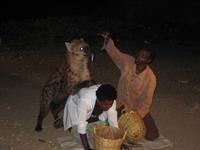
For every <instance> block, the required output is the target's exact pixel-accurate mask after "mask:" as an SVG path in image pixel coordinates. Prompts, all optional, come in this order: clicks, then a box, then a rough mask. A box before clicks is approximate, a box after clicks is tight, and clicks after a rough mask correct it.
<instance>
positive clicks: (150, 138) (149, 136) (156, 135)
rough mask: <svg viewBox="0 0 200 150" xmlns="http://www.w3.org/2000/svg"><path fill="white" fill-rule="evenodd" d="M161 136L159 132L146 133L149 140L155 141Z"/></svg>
mask: <svg viewBox="0 0 200 150" xmlns="http://www.w3.org/2000/svg"><path fill="white" fill-rule="evenodd" d="M158 137H159V133H151V134H146V135H145V139H147V140H149V141H154V140H156V139H157V138H158Z"/></svg>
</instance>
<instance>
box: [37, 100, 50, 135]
mask: <svg viewBox="0 0 200 150" xmlns="http://www.w3.org/2000/svg"><path fill="white" fill-rule="evenodd" d="M49 110H50V105H49V104H47V103H45V104H41V105H40V112H39V115H38V118H37V125H36V127H35V130H36V131H41V130H42V122H43V120H44V118H45V117H46V115H47V114H48V112H49Z"/></svg>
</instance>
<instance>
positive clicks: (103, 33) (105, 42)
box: [97, 32, 111, 50]
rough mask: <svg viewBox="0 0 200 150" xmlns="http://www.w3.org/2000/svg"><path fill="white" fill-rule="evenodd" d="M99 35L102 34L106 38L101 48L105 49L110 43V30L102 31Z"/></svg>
mask: <svg viewBox="0 0 200 150" xmlns="http://www.w3.org/2000/svg"><path fill="white" fill-rule="evenodd" d="M97 35H100V36H101V37H103V38H104V43H103V46H102V48H101V50H105V48H106V45H107V44H108V41H109V40H110V38H111V37H110V33H109V32H101V33H98V34H97Z"/></svg>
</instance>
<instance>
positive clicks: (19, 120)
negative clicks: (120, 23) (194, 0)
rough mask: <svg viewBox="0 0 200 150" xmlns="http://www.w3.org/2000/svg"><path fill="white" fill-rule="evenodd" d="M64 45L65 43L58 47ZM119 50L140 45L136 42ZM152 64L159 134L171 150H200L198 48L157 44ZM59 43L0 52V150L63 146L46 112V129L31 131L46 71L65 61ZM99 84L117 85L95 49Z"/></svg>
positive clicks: (104, 57) (41, 149)
mask: <svg viewBox="0 0 200 150" xmlns="http://www.w3.org/2000/svg"><path fill="white" fill-rule="evenodd" d="M62 46H63V47H62ZM121 48H122V49H123V50H124V51H125V50H127V51H126V52H127V53H131V54H132V53H133V51H132V50H133V49H137V48H139V44H138V43H137V42H136V41H135V42H132V43H128V44H126V45H121ZM154 48H155V49H156V51H157V57H156V59H155V62H154V63H153V64H152V65H151V67H152V68H153V70H154V71H155V74H156V76H157V83H158V85H157V89H156V92H155V96H154V101H153V104H152V114H153V116H154V118H155V121H156V123H157V125H158V128H159V131H160V133H161V134H162V135H164V136H165V137H167V138H168V139H169V140H170V141H172V142H173V147H171V148H170V149H169V150H199V149H200V142H199V139H200V67H199V65H200V46H199V45H195V44H193V43H186V44H180V43H178V42H174V41H165V42H157V43H156V44H154ZM64 53H65V47H64V44H63V45H61V46H60V47H51V48H42V47H40V48H32V49H31V48H29V49H28V50H26V49H16V50H14V51H13V50H11V49H9V48H6V47H1V51H0V83H1V84H0V97H1V98H0V100H1V105H0V150H61V149H62V148H61V146H60V145H59V143H58V141H57V138H59V137H64V136H65V135H66V134H67V133H66V132H64V131H63V128H61V129H55V128H54V127H53V126H52V123H53V118H52V116H51V114H50V113H49V114H48V116H47V117H46V118H45V120H44V129H43V131H42V132H40V133H37V132H35V131H34V128H35V125H36V118H37V115H38V111H39V96H40V93H41V88H42V86H43V84H44V83H45V82H46V80H47V77H48V75H49V73H50V72H52V71H54V70H55V69H56V68H57V66H59V64H60V63H61V62H62V61H63V59H64ZM90 67H91V72H92V76H93V78H94V79H96V80H97V81H99V82H108V83H112V84H113V85H115V86H116V85H117V81H118V77H119V71H118V69H117V68H116V67H115V66H114V64H113V63H112V61H111V60H110V58H109V57H108V56H107V54H106V53H105V52H100V51H98V50H96V58H95V61H94V63H93V64H92V65H91V66H90Z"/></svg>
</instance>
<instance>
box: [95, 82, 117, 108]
mask: <svg viewBox="0 0 200 150" xmlns="http://www.w3.org/2000/svg"><path fill="white" fill-rule="evenodd" d="M96 96H97V102H98V103H99V105H100V106H101V107H102V109H103V110H104V111H107V110H108V109H109V108H110V107H112V105H113V102H114V100H115V99H116V98H117V91H116V89H115V88H114V87H113V86H112V85H110V84H102V85H101V86H100V87H99V88H98V89H97V91H96Z"/></svg>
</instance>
